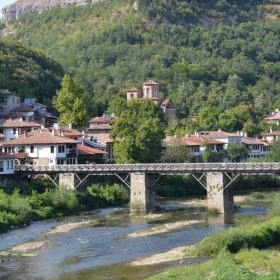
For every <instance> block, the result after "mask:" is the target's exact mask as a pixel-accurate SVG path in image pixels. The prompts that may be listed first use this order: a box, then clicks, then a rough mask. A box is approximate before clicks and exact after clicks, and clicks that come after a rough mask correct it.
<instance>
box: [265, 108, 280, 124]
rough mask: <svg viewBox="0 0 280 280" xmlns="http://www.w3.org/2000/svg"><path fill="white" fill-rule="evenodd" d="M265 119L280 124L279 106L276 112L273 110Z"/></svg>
mask: <svg viewBox="0 0 280 280" xmlns="http://www.w3.org/2000/svg"><path fill="white" fill-rule="evenodd" d="M263 120H264V121H267V122H272V123H275V124H277V125H279V120H280V111H279V109H278V108H277V109H276V110H275V112H272V113H271V114H270V115H268V116H266V117H264V118H263Z"/></svg>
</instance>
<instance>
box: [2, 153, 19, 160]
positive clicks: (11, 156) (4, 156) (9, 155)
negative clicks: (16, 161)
mask: <svg viewBox="0 0 280 280" xmlns="http://www.w3.org/2000/svg"><path fill="white" fill-rule="evenodd" d="M0 158H3V159H6V158H17V156H14V155H12V154H7V153H0Z"/></svg>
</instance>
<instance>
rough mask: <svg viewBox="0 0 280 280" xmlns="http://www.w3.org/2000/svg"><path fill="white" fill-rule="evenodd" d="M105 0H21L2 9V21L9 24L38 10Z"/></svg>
mask: <svg viewBox="0 0 280 280" xmlns="http://www.w3.org/2000/svg"><path fill="white" fill-rule="evenodd" d="M101 1H103V0H19V1H16V2H14V3H12V4H10V5H8V6H6V7H4V8H3V9H2V22H3V23H5V24H6V25H8V23H9V21H10V20H11V19H12V18H16V19H18V18H19V17H20V16H22V15H25V14H28V13H31V12H34V11H37V12H39V13H41V12H42V11H45V10H49V9H51V8H55V7H60V8H66V7H67V6H69V5H77V6H80V5H88V4H92V3H96V2H101Z"/></svg>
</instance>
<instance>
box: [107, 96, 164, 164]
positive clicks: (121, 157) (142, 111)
mask: <svg viewBox="0 0 280 280" xmlns="http://www.w3.org/2000/svg"><path fill="white" fill-rule="evenodd" d="M164 129H165V123H164V115H163V112H162V109H161V108H160V107H159V106H158V105H156V104H155V103H154V102H153V101H151V100H144V101H143V100H137V99H133V100H131V101H129V102H127V108H125V109H124V110H123V111H122V113H121V115H120V116H119V117H118V118H117V119H116V120H114V121H113V122H112V130H111V133H110V137H111V138H112V139H113V140H114V155H115V157H116V161H117V163H150V162H157V161H158V160H159V158H160V151H161V140H162V139H163V138H164V137H165V134H164Z"/></svg>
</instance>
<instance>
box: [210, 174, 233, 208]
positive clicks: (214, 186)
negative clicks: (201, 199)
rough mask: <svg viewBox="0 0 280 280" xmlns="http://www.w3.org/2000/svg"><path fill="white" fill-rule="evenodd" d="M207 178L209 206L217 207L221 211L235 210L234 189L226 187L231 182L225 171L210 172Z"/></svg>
mask: <svg viewBox="0 0 280 280" xmlns="http://www.w3.org/2000/svg"><path fill="white" fill-rule="evenodd" d="M206 176H207V177H206V178H207V179H206V182H207V203H208V208H216V209H218V210H219V212H220V213H230V212H234V201H233V191H232V189H231V188H227V189H224V187H225V186H226V185H227V184H228V183H229V182H230V179H229V178H228V176H227V175H226V174H225V173H223V172H208V173H207V175H206Z"/></svg>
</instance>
